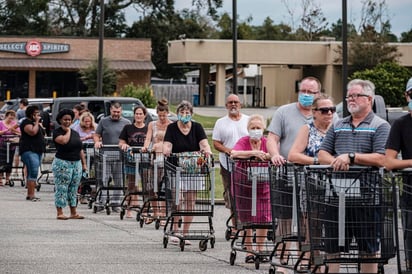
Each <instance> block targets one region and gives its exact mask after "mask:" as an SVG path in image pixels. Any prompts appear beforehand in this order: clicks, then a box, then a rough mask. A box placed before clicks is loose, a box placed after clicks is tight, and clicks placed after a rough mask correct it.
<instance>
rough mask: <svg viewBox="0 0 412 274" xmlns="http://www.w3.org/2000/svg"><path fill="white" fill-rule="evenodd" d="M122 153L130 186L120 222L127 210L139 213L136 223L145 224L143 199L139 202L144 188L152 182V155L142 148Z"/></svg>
mask: <svg viewBox="0 0 412 274" xmlns="http://www.w3.org/2000/svg"><path fill="white" fill-rule="evenodd" d="M121 153H122V161H123V168H124V173H125V175H126V180H127V184H128V185H129V186H128V190H127V191H126V194H125V195H124V197H123V200H122V203H121V211H120V220H123V217H124V215H125V213H126V210H134V211H136V212H137V214H136V221H138V222H140V221H142V222H143V221H144V218H143V217H142V216H141V213H142V212H141V211H142V206H141V205H140V203H141V202H142V199H140V200H139V196H140V198H142V196H143V186H144V185H145V184H147V182H148V181H150V180H152V178H151V177H152V176H151V175H152V172H151V168H152V165H151V154H150V153H149V152H142V148H141V147H129V148H128V149H127V150H126V151H122V152H121ZM142 226H143V224H142Z"/></svg>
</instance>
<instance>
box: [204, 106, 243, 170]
mask: <svg viewBox="0 0 412 274" xmlns="http://www.w3.org/2000/svg"><path fill="white" fill-rule="evenodd" d="M248 121H249V116H247V115H245V114H241V117H240V119H239V120H238V121H234V120H232V119H230V118H229V116H228V115H226V116H224V117H222V118H219V119H218V120H217V121H216V123H215V127H214V128H213V134H212V139H213V140H214V141H219V142H221V143H222V144H223V145H224V146H225V147H230V148H232V147H234V145H235V144H236V142H237V141H238V140H239V139H240V138H242V137H243V136H246V135H248V134H249V133H248V130H247V122H248ZM219 162H220V164H221V165H222V166H223V167H224V168H226V169H228V167H227V159H226V154H225V153H223V152H219Z"/></svg>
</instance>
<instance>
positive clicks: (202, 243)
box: [199, 240, 207, 251]
mask: <svg viewBox="0 0 412 274" xmlns="http://www.w3.org/2000/svg"><path fill="white" fill-rule="evenodd" d="M206 249H207V240H201V241H200V242H199V250H200V251H206Z"/></svg>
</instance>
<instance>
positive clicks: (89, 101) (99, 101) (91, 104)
mask: <svg viewBox="0 0 412 274" xmlns="http://www.w3.org/2000/svg"><path fill="white" fill-rule="evenodd" d="M112 102H120V103H121V104H122V110H123V111H122V116H123V117H124V118H126V119H129V120H130V121H131V122H132V121H133V119H134V115H133V109H134V107H135V106H143V103H142V101H140V100H139V99H137V98H133V97H97V96H90V97H59V98H56V99H54V103H53V107H52V115H51V127H52V128H56V127H58V124H57V122H56V117H57V114H58V113H59V111H60V110H62V109H65V108H67V109H72V108H73V107H74V106H75V105H76V104H83V105H85V106H86V108H87V109H89V111H90V112H91V113H92V114H93V116H94V118H95V120H96V122H97V123H98V122H99V121H100V119H101V118H103V117H106V116H108V115H110V105H111V103H112ZM146 119H147V122H150V121H151V120H150V119H151V117H148V118H146Z"/></svg>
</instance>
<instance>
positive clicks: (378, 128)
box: [320, 112, 390, 156]
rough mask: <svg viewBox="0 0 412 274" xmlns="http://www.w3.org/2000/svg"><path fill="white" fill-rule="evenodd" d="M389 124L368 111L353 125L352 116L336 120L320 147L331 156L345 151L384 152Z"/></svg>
mask: <svg viewBox="0 0 412 274" xmlns="http://www.w3.org/2000/svg"><path fill="white" fill-rule="evenodd" d="M389 130H390V125H389V123H388V122H386V121H385V120H383V119H382V118H380V117H378V116H376V115H375V114H374V113H373V112H370V113H369V114H368V115H367V116H366V118H365V119H364V120H363V121H362V122H361V123H360V124H359V125H358V126H357V127H355V126H354V125H353V124H352V116H348V117H345V118H343V119H341V120H339V121H337V122H336V123H335V124H334V125H333V126H332V127H331V128H330V129H329V131H328V133H327V134H326V136H325V139H324V140H323V143H322V145H321V147H320V150H325V151H327V152H328V153H330V154H331V155H333V156H338V155H341V154H345V153H350V152H355V153H356V152H357V153H381V154H385V144H386V140H387V138H388V135H389Z"/></svg>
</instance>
